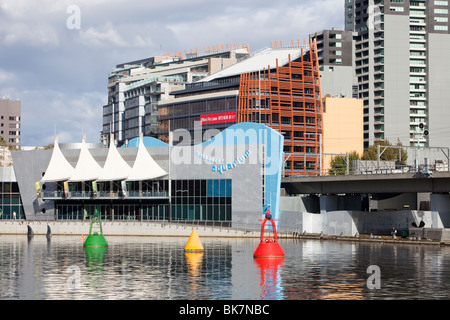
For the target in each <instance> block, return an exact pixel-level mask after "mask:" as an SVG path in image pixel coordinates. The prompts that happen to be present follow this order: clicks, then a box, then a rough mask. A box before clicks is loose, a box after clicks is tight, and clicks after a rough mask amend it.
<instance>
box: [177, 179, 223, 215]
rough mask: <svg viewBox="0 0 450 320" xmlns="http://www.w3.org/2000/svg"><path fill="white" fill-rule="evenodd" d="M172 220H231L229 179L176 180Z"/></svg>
mask: <svg viewBox="0 0 450 320" xmlns="http://www.w3.org/2000/svg"><path fill="white" fill-rule="evenodd" d="M171 218H172V220H200V221H231V180H177V181H174V185H172V212H171Z"/></svg>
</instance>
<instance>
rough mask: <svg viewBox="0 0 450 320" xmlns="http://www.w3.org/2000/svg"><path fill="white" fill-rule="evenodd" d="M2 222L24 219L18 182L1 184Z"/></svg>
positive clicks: (0, 208)
mask: <svg viewBox="0 0 450 320" xmlns="http://www.w3.org/2000/svg"><path fill="white" fill-rule="evenodd" d="M0 188H1V189H0V220H5V219H24V214H23V208H22V200H21V198H20V192H19V185H18V184H17V182H0Z"/></svg>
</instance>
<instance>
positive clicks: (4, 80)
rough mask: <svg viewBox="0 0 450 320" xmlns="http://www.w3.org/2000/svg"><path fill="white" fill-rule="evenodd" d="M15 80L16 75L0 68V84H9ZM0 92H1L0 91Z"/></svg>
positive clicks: (16, 78)
mask: <svg viewBox="0 0 450 320" xmlns="http://www.w3.org/2000/svg"><path fill="white" fill-rule="evenodd" d="M17 80H18V77H17V76H16V75H15V74H14V73H12V72H8V71H6V70H2V69H0V85H6V84H11V83H12V82H15V81H17ZM0 94H2V92H0Z"/></svg>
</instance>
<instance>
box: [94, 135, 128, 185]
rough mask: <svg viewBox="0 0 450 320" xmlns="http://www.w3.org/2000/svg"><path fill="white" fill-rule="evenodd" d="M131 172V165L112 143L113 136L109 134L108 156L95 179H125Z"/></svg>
mask: <svg viewBox="0 0 450 320" xmlns="http://www.w3.org/2000/svg"><path fill="white" fill-rule="evenodd" d="M130 172H131V167H130V166H129V165H128V163H127V162H126V161H125V160H124V159H123V158H122V156H121V155H120V153H119V151H118V150H117V148H116V146H115V144H114V136H113V135H111V142H110V144H109V151H108V156H107V157H106V162H105V165H104V166H103V169H102V171H101V172H100V175H99V176H98V178H97V179H96V180H97V181H115V180H125V179H126V178H127V177H128V175H129V174H130Z"/></svg>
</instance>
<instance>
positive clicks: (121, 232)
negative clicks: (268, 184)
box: [0, 220, 450, 246]
mask: <svg viewBox="0 0 450 320" xmlns="http://www.w3.org/2000/svg"><path fill="white" fill-rule="evenodd" d="M28 226H30V227H31V229H32V230H33V233H34V235H44V236H45V235H46V234H47V226H49V227H50V229H51V233H52V235H69V236H74V235H79V236H80V237H81V235H87V234H89V228H90V222H89V221H25V220H9V221H0V235H2V234H3V235H27V232H28ZM102 227H103V234H104V235H105V236H154V237H189V236H190V234H191V232H192V230H193V228H196V230H197V232H198V234H199V235H200V236H201V237H218V238H226V237H230V238H259V237H260V230H256V229H236V228H229V227H223V226H221V225H201V224H200V225H199V224H195V223H188V222H187V223H182V222H181V223H173V222H172V223H169V222H162V221H161V222H139V221H137V222H131V221H114V222H111V221H103V222H102ZM442 230H444V231H445V232H447V231H448V232H450V229H442ZM95 231H96V230H95ZM437 233H438V231H437V230H431V229H430V230H426V229H418V230H411V231H410V236H409V237H407V238H402V237H397V239H392V237H390V236H379V235H373V236H371V235H357V236H353V237H351V236H336V235H324V234H306V233H301V234H300V233H291V232H283V231H281V230H280V231H279V232H278V236H279V238H280V239H299V240H302V239H303V240H308V239H309V240H319V241H347V242H371V243H391V244H412V245H437V246H439V245H450V241H449V239H447V234H445V236H440V238H439V237H438V235H437ZM427 235H433V236H435V237H437V238H436V239H431V238H427V237H426V236H427Z"/></svg>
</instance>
